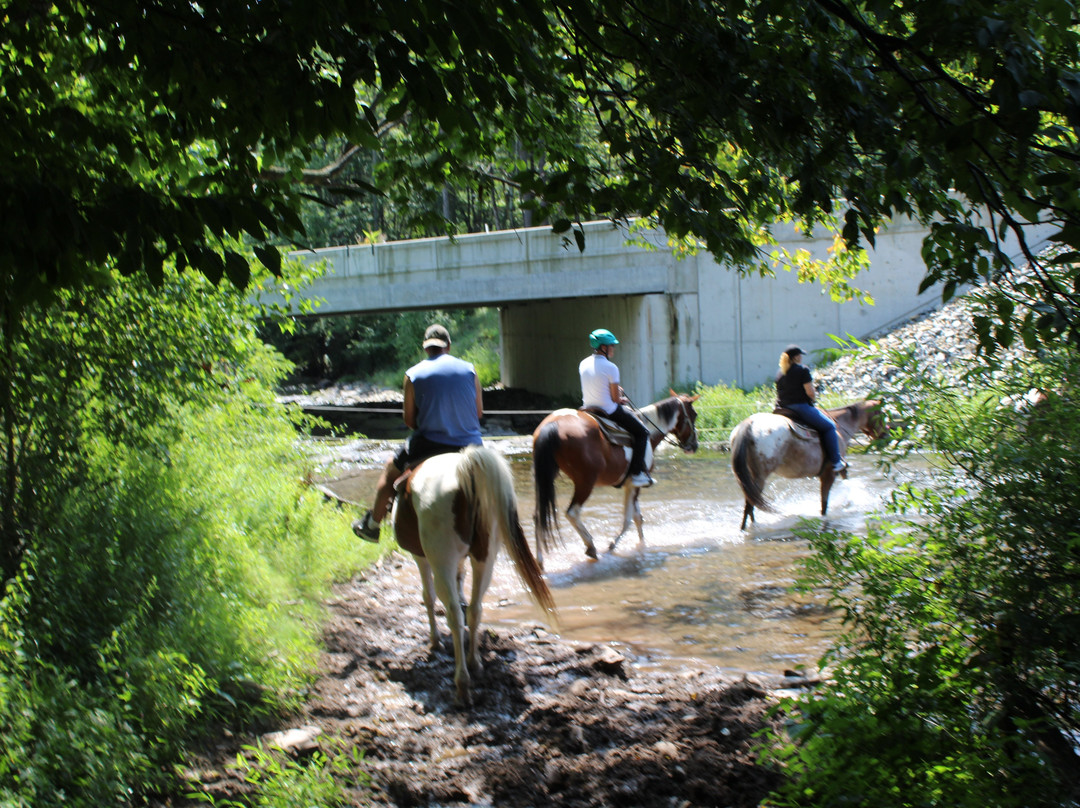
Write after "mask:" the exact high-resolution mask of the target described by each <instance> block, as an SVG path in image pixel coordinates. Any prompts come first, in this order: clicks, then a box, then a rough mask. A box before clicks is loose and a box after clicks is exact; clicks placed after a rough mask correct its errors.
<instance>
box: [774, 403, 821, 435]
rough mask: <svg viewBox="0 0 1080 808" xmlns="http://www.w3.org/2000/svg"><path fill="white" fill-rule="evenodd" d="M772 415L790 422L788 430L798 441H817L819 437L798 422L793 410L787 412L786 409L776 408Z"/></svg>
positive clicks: (811, 428)
mask: <svg viewBox="0 0 1080 808" xmlns="http://www.w3.org/2000/svg"><path fill="white" fill-rule="evenodd" d="M773 415H782V416H783V417H785V418H787V419H788V421H789V422H790V423H789V424H788V428H789V429H791V432H792V433H793V434H794V435H795V437H797V438H798V439H799V440H810V441H819V440H821V435H820V434H819V433H818V431H817V430H816V429H814V428H813V427H809V426H807V425H806V424H804V423H802V422H801V421H800V420H799V414H798V413H797V412H795V411H794V410H789V409H788V408H787V407H777V408H776V409H774V410H773Z"/></svg>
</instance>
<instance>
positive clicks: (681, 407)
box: [626, 396, 689, 449]
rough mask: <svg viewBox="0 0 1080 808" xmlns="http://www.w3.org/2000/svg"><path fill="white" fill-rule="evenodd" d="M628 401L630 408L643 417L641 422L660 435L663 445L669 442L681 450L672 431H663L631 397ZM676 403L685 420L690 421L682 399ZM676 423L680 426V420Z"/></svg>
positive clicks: (628, 397)
mask: <svg viewBox="0 0 1080 808" xmlns="http://www.w3.org/2000/svg"><path fill="white" fill-rule="evenodd" d="M626 400H627V401H629V402H630V406H631V407H633V408H634V412H636V413H637V414H638V415H640V416H641V420H643V421H644V422H645V423H647V424H648V425H649V426H651V427H652V428H653V429H655V430H656V431H657V432H659V433H660V442H661V443H663V442H664V441H667V442H668V443H670V444H671V445H672V446H675V447H677V448H679V449H681V448H682V443H680V442H679V441H678V440H676V439H674V438H672V437H671V434H670V432H671V430H664V429H661V428H660V426H659V425H658V424H657V423H656V422H655V421H653V419H652V418H650V417H649V416H647V415H646V414H645V412H644V410H639V409H638V406H637V405H636V404H635V403H634V402H633V401H630V396H627V397H626ZM676 401H678V402H679V412H681V413H682V416H683V418H686V419H687V420H689V416H688V415H687V414H686V404H685V403H683V400H682V399H681V398H677V399H676ZM675 423H676V424H678V420H676V421H675ZM672 429H674V426H673V427H672Z"/></svg>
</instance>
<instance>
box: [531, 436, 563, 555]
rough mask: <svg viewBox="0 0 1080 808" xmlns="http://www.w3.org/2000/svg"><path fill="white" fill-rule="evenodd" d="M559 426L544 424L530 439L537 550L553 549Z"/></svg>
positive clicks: (555, 533)
mask: <svg viewBox="0 0 1080 808" xmlns="http://www.w3.org/2000/svg"><path fill="white" fill-rule="evenodd" d="M559 443H560V438H559V426H558V424H556V423H555V422H554V421H552V422H551V423H549V424H545V425H544V426H543V427H541V429H540V433H539V434H538V435H537V436H536V440H535V441H534V442H533V485H534V486H535V489H536V520H535V521H536V546H537V550H538V551H540V552H543V551H550V550H553V549H554V547H555V544H556V537H557V536H558V529H559V509H558V508H557V507H556V504H555V478H556V477H557V476H559V464H558V461H557V460H556V459H555V453H556V452H557V451H558V450H559Z"/></svg>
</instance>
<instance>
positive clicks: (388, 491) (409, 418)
mask: <svg viewBox="0 0 1080 808" xmlns="http://www.w3.org/2000/svg"><path fill="white" fill-rule="evenodd" d="M423 346H424V350H425V351H426V352H427V359H424V360H423V361H422V362H418V363H417V364H415V365H413V366H412V367H411V368H409V369H408V370H407V371H405V380H404V383H403V387H404V396H405V402H404V405H403V411H404V412H403V416H404V420H405V425H406V426H407V427H409V429H411V430H413V432H412V434H411V435H410V436H409V437H408V439H407V440H406V441H405V443H404V444H402V446H401V448H400V449H398V451H397V453H396V454H395V455H394V457H393V459H391V460H390V461H389V462H388V463H387V464H386V467H385V468H384V469H383V472H382V474H381V475H380V477H379V482H378V484H377V485H376V491H375V504H374V506H373V507H372V508H371V510H369V511H367V512H366V513H365V514H364V516H363V518H361V519H356V520H354V521H353V523H352V529H353V533H355V534H356V535H357V536H359V537H360V538H362V539H366V540H367V541H378V540H379V526H380V524H381V523H382V520H383V519H384V518H385V516H386V514H387V512H388V511H389V509H390V503H391V502H392V501H393V498H394V484H395V483H396V482H397V481H398V479H399V478H400V477H401V475H402V474H403V473H404V472H405V469H406V468H409V467H410V466H415V465H416V464H417V463H419V462H420V461H421V460H425V459H426V458H429V457H432V456H433V455H437V454H446V453H449V452H456V451H458V450H459V449H462V448H463V447H465V446H478V445H480V444H482V443H483V439H482V438H481V436H480V418H481V417H483V415H484V404H483V398H482V397H481V393H480V381H479V379H478V378H477V376H476V370H475V369H474V368H473V366H472V365H471V364H469V363H468V362H465V361H464V360H461V359H458V358H457V357H454V356H451V355H450V332H449V331H447V330H446V329H445V328H444V327H443V326H441V325H432V326H429V327H428V329H427V331H426V332H424V343H423Z"/></svg>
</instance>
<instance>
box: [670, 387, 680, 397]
mask: <svg viewBox="0 0 1080 808" xmlns="http://www.w3.org/2000/svg"><path fill="white" fill-rule="evenodd" d="M667 391H668V392H669V393H671V397H672V398H678V397H679V394H678V393H676V392H675V391H674V390H672V389H671V388H670V387H669V388H668V389H667Z"/></svg>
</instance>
